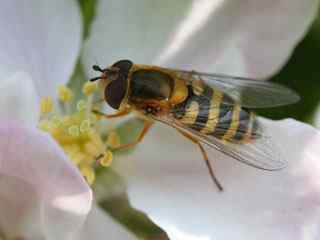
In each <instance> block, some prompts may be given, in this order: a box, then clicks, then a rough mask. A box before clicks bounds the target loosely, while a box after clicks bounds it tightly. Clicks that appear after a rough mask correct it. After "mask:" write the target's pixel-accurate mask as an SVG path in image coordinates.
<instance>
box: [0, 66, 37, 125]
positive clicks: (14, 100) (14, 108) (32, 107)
mask: <svg viewBox="0 0 320 240" xmlns="http://www.w3.org/2000/svg"><path fill="white" fill-rule="evenodd" d="M0 92H1V94H0V116H1V118H6V119H13V120H18V121H21V122H22V123H24V124H26V125H29V126H35V125H36V124H37V122H38V120H39V98H38V96H37V93H36V90H35V87H34V83H33V81H32V79H31V77H30V75H29V74H27V73H23V72H18V73H15V74H14V75H12V76H11V77H10V78H7V79H5V80H4V81H2V82H1V84H0Z"/></svg>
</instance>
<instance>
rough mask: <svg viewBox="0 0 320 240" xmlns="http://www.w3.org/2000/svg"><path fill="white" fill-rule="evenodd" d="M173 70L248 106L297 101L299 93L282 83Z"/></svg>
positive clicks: (263, 106)
mask: <svg viewBox="0 0 320 240" xmlns="http://www.w3.org/2000/svg"><path fill="white" fill-rule="evenodd" d="M173 71H175V72H177V73H178V76H179V77H180V78H182V79H184V80H186V81H193V80H202V81H204V82H205V83H206V84H208V85H209V86H211V87H213V88H216V89H219V90H221V91H222V92H224V93H226V94H227V95H228V96H230V97H231V98H232V99H233V100H234V101H237V102H239V103H240V104H241V105H242V106H244V107H247V108H251V109H252V108H267V107H278V106H283V105H288V104H293V103H296V102H298V101H299V100H300V97H299V95H298V94H297V93H296V92H295V91H293V90H291V89H289V88H287V87H285V86H282V85H280V84H277V83H271V82H267V81H261V80H254V79H248V78H242V77H235V76H228V75H223V74H213V73H202V72H195V71H183V70H176V69H173Z"/></svg>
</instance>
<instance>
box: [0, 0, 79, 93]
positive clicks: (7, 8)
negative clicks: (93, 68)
mask: <svg viewBox="0 0 320 240" xmlns="http://www.w3.org/2000/svg"><path fill="white" fill-rule="evenodd" d="M0 35H1V39H0V80H1V79H2V78H4V77H7V76H10V75H11V74H13V73H14V72H16V71H24V72H28V73H29V74H30V75H31V77H32V79H33V80H34V82H35V86H36V89H37V92H38V94H39V95H41V96H46V95H51V96H53V94H55V92H56V88H57V86H58V85H59V84H64V83H66V82H67V81H68V80H69V78H70V76H71V74H72V72H73V68H74V66H75V63H76V59H77V57H78V54H79V51H80V47H81V37H82V36H81V35H82V26H81V17H80V11H79V7H78V3H77V1H75V0H70V1H65V0H55V1H51V0H35V1H28V0H22V1H21V0H12V1H4V2H2V3H1V8H0ZM0 84H1V81H0Z"/></svg>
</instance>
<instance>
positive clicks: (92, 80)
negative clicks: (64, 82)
mask: <svg viewBox="0 0 320 240" xmlns="http://www.w3.org/2000/svg"><path fill="white" fill-rule="evenodd" d="M99 79H101V77H95V78H91V79H90V82H94V81H97V80H99Z"/></svg>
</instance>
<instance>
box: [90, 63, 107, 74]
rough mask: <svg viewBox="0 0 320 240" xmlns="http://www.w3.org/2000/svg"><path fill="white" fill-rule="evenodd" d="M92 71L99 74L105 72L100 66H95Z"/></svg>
mask: <svg viewBox="0 0 320 240" xmlns="http://www.w3.org/2000/svg"><path fill="white" fill-rule="evenodd" d="M92 69H93V70H94V71H97V72H102V73H103V72H104V71H103V69H102V68H101V67H99V66H98V65H93V66H92Z"/></svg>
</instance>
